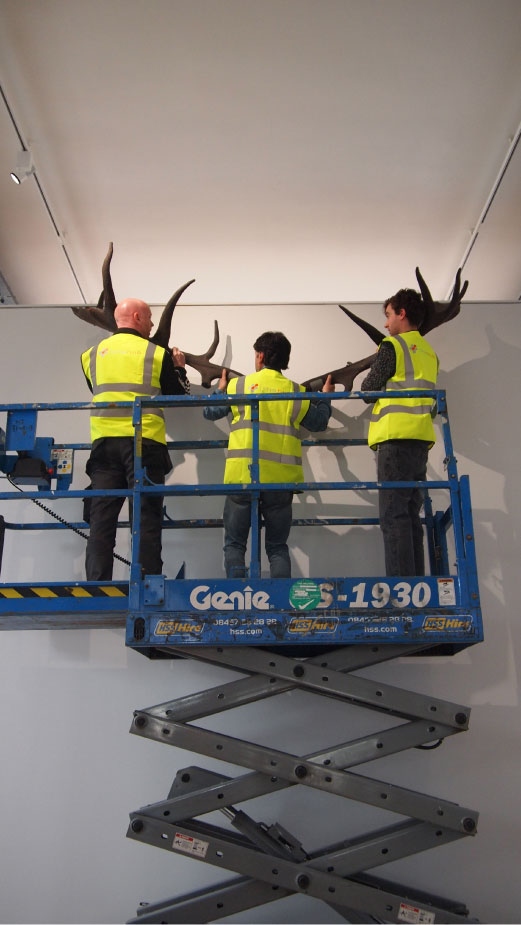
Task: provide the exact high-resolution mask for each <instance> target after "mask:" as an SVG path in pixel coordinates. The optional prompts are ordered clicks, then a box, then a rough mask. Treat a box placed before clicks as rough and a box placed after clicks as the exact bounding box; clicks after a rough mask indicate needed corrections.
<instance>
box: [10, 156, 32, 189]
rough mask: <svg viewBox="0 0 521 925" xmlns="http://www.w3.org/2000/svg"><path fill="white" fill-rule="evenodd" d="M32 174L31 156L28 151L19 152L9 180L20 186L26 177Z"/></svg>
mask: <svg viewBox="0 0 521 925" xmlns="http://www.w3.org/2000/svg"><path fill="white" fill-rule="evenodd" d="M33 173H34V165H33V156H32V154H31V152H30V151H19V152H18V154H17V157H16V168H15V169H14V170H12V171H11V180H13V182H14V183H16V184H18V185H20V183H23V182H24V180H27V177H30V176H31V174H33Z"/></svg>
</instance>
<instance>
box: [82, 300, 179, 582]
mask: <svg viewBox="0 0 521 925" xmlns="http://www.w3.org/2000/svg"><path fill="white" fill-rule="evenodd" d="M114 318H115V321H116V324H117V327H118V330H117V332H116V333H115V334H112V336H111V337H107V338H105V340H102V341H101V343H100V344H98V346H97V347H91V348H90V349H89V350H85V352H84V353H83V354H82V357H81V363H82V367H83V372H84V374H85V378H86V379H87V384H88V386H89V389H90V390H91V392H92V393H93V395H94V398H93V403H94V405H96V403H98V402H114V401H133V400H134V398H136V397H137V396H141V395H147V396H152V397H153V396H155V395H184V394H186V393H189V392H190V383H189V382H188V379H187V377H186V371H185V368H184V367H185V357H184V354H183V353H182V352H181V351H180V350H178V349H177V347H174V348H173V349H172V351H170V350H165V349H164V348H163V347H158V346H156V344H153V343H152V342H151V341H149V340H148V337H149V335H150V332H151V330H152V327H153V323H152V313H151V311H150V306H149V305H147V303H146V302H142V301H141V300H140V299H124V301H123V302H120V303H119V305H117V306H116V310H115V312H114ZM90 428H91V440H92V450H91V454H90V457H89V460H88V462H87V467H86V471H87V475H89V476H90V479H91V483H92V488H93V489H95V490H97V489H100V490H102V489H111V488H132V486H133V479H134V426H133V424H132V409H128V411H127V409H121V408H96V407H94V408H93V410H92V411H91V419H90ZM142 462H143V466H144V467H146V474H147V477H148V479H149V480H150V482H152V483H153V484H156V485H164V483H165V475H166V474H167V473H168V472H170V470H171V468H172V463H171V462H170V456H169V455H168V450H167V448H166V434H165V419H164V414H163V410H162V409H161V408H154V409H153V410H152V409H150V411H147V412H146V413H144V414H143V447H142ZM124 500H125V499H124V498H111V497H106V498H92V499H91V502H90V535H89V539H88V542H87V554H86V560H85V563H86V572H87V580H88V581H110V580H111V579H112V568H113V554H114V546H115V542H116V529H117V522H118V515H119V512H120V510H121V508H122V506H123V501H124ZM162 520H163V497H162V496H160V495H154V496H152V495H148V496H147V495H144V496H143V498H142V502H141V531H140V533H141V542H140V547H139V561H140V563H141V569H142V573H143V574H144V575H156V574H161V572H162V569H163V562H162V559H161V524H162Z"/></svg>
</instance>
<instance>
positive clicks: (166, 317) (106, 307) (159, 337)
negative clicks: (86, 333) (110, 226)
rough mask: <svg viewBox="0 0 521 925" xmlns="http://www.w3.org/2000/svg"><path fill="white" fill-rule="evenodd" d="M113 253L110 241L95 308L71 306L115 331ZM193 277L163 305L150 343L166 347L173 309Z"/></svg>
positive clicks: (84, 317) (85, 318)
mask: <svg viewBox="0 0 521 925" xmlns="http://www.w3.org/2000/svg"><path fill="white" fill-rule="evenodd" d="M113 253H114V246H113V243H112V241H111V242H110V244H109V249H108V251H107V254H106V257H105V260H104V261H103V266H102V268H101V276H102V279H103V290H102V293H101V295H100V297H99V299H98V304H97V307H96V308H83V307H81V306H74V307H72V306H71V307H72V311H73V312H74V314H75V315H76V317H77V318H81V319H82V321H87V322H88V324H94V325H96V327H98V328H103V329H104V330H105V331H112V332H113V331H117V329H118V328H117V324H116V322H115V320H114V311H115V309H116V304H117V303H116V296H115V295H114V289H113V287H112V278H111V275H110V263H111V260H112V254H113ZM194 282H195V280H194V279H190V280H189V281H188V282H187V283H185V284H184V286H180V287H179V289H177V290H176V291H175V292H174V294H173V296H171V298H170V299H169V300H168V302H167V304H166V305H165V307H164V309H163V311H162V313H161V318H160V321H159V324H158V326H157V331H156V333H155V334H154V336H153V337H151V338H150V340H151V341H152V343H154V344H157V345H158V346H159V347H165V348H168V341H169V340H170V328H171V325H172V316H173V314H174V309H175V307H176V305H177V303H178V301H179V299H180V297H181V296H182V294H183V292H184V291H185V289H188V286H191V285H192V283H194Z"/></svg>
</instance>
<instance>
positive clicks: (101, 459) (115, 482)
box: [85, 437, 170, 581]
mask: <svg viewBox="0 0 521 925" xmlns="http://www.w3.org/2000/svg"><path fill="white" fill-rule="evenodd" d="M142 460H143V466H145V467H146V474H147V477H148V479H149V480H150V481H151V482H152V483H153V484H155V485H164V483H165V474H166V472H168V471H169V468H170V465H169V459H168V453H167V450H166V447H165V446H163V445H162V444H160V443H156V442H155V441H153V440H148V441H143V454H142ZM165 460H166V461H168V465H167V464H166V462H165ZM86 470H87V474H88V475H89V476H90V480H91V483H92V488H93V489H95V490H98V489H100V490H101V489H111V488H132V487H133V482H134V439H133V437H106V438H105V439H103V440H97V441H95V443H94V444H93V447H92V453H91V456H90V458H89V461H88V463H87V467H86ZM124 501H125V498H109V497H108V498H91V500H90V535H89V539H88V542H87V553H86V557H85V568H86V573H87V581H110V580H111V579H112V568H113V564H114V557H113V553H114V546H115V544H116V529H117V522H118V516H119V512H120V511H121V508H122V507H123V502H124ZM129 512H130V521H131V522H132V504H131V503H130V504H129ZM162 520H163V496H162V495H155V496H154V497H152V496H148V497H145V496H143V498H142V500H141V530H140V534H141V541H140V545H139V561H140V563H141V570H142V574H144V575H160V574H161V573H162V570H163V561H162V559H161V524H162Z"/></svg>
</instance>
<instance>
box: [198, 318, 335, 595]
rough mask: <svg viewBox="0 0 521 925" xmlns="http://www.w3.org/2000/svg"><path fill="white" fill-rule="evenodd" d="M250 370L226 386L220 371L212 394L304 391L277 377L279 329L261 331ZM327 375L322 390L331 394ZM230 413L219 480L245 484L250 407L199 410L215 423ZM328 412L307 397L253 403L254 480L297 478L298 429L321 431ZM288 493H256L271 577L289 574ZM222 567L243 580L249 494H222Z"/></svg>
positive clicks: (285, 356) (283, 347)
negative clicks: (256, 420) (256, 442)
mask: <svg viewBox="0 0 521 925" xmlns="http://www.w3.org/2000/svg"><path fill="white" fill-rule="evenodd" d="M253 349H254V351H255V372H254V373H252V374H251V375H249V376H241V377H240V378H236V379H231V380H230V383H229V384H228V388H226V383H227V375H226V370H224V369H223V371H222V375H221V378H220V380H219V385H218V388H217V390H216V393H217V394H218V393H219V392H221V393H222V392H225V391H227V393H228V395H241V394H248V393H250V392H251V393H255V394H259V393H262V392H304V391H305V389H304V386H302V385H298V384H297V383H295V382H292V381H291V380H290V379H287V378H286V377H285V376H283V375H282V370H283V369H286V368H287V366H288V363H289V355H290V351H291V344H290V342H289V340H288V339H287V337H285V335H284V334H282V333H281V332H280V331H267V332H265V333H264V334H261V335H260V337H258V338H257V340H256V341H255V343H254V345H253ZM334 390H335V387H334V385H333V384H332V382H331V376H328V378H327V380H326V382H325V383H324V387H323V389H322V391H323V392H334ZM229 413H231V414H232V415H233V419H232V423H231V432H230V437H229V440H228V451H227V458H226V467H225V472H224V482H225V484H243V485H244V484H249V483H251V472H250V466H251V464H252V445H253V442H252V441H253V425H252V421H251V406H250V405H208V406H207V407H206V408H205V409H204V416H205V418H207V420H210V421H217V420H218V419H219V418H223V417H226V415H227V414H229ZM330 414H331V402H329V401H327V400H326V399H324V400H318V401H313V402H310V401H309V400H308V399H301V400H299V399H298V398H297V399H291V400H289V401H274V402H268V401H264V402H259V420H260V423H259V481H260V482H297V483H298V482H303V481H304V475H303V471H302V449H301V442H300V441H301V437H300V428H301V427H305V428H306V430H312V431H321V430H326V428H327V425H328V422H329V417H330ZM292 500H293V491H292V490H288V491H283V490H281V491H261V493H260V510H261V513H262V517H263V520H264V526H265V530H266V537H265V545H266V554H267V556H268V560H269V563H270V576H271V578H289V577H290V576H291V562H290V557H289V551H288V537H289V531H290V528H291V519H292ZM223 520H224V567H225V570H226V576H227V578H244V577H245V575H246V569H245V554H246V544H247V542H248V534H249V532H250V521H251V511H250V497H249V495H248V494H246V493H245V494H244V495H242V494H240V495H227V496H226V501H225V503H224V513H223Z"/></svg>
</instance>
